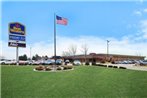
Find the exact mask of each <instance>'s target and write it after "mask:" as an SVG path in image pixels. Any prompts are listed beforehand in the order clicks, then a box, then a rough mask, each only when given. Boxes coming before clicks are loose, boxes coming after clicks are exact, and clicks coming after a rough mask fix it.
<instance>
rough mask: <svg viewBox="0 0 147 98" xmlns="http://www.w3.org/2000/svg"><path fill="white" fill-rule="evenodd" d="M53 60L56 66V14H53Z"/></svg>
mask: <svg viewBox="0 0 147 98" xmlns="http://www.w3.org/2000/svg"><path fill="white" fill-rule="evenodd" d="M54 60H55V66H56V14H55V13H54Z"/></svg>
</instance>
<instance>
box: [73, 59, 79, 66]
mask: <svg viewBox="0 0 147 98" xmlns="http://www.w3.org/2000/svg"><path fill="white" fill-rule="evenodd" d="M73 64H74V65H81V62H80V61H79V60H74V61H73Z"/></svg>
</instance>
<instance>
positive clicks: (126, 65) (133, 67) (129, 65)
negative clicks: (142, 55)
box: [107, 64, 147, 71]
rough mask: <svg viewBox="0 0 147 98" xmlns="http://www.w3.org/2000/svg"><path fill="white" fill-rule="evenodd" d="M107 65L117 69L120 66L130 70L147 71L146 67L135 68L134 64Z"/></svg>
mask: <svg viewBox="0 0 147 98" xmlns="http://www.w3.org/2000/svg"><path fill="white" fill-rule="evenodd" d="M107 65H113V66H118V67H120V66H122V67H126V68H127V69H132V70H141V71H147V66H135V64H107Z"/></svg>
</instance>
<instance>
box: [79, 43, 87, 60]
mask: <svg viewBox="0 0 147 98" xmlns="http://www.w3.org/2000/svg"><path fill="white" fill-rule="evenodd" d="M81 51H82V53H83V54H84V56H85V62H86V56H87V52H88V45H87V44H83V45H82V46H81Z"/></svg>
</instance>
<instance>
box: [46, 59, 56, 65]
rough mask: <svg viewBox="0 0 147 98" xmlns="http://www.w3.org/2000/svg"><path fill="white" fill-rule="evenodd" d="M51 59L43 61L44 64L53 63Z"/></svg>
mask: <svg viewBox="0 0 147 98" xmlns="http://www.w3.org/2000/svg"><path fill="white" fill-rule="evenodd" d="M53 63H54V62H53V61H52V60H46V61H45V62H44V65H53Z"/></svg>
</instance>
